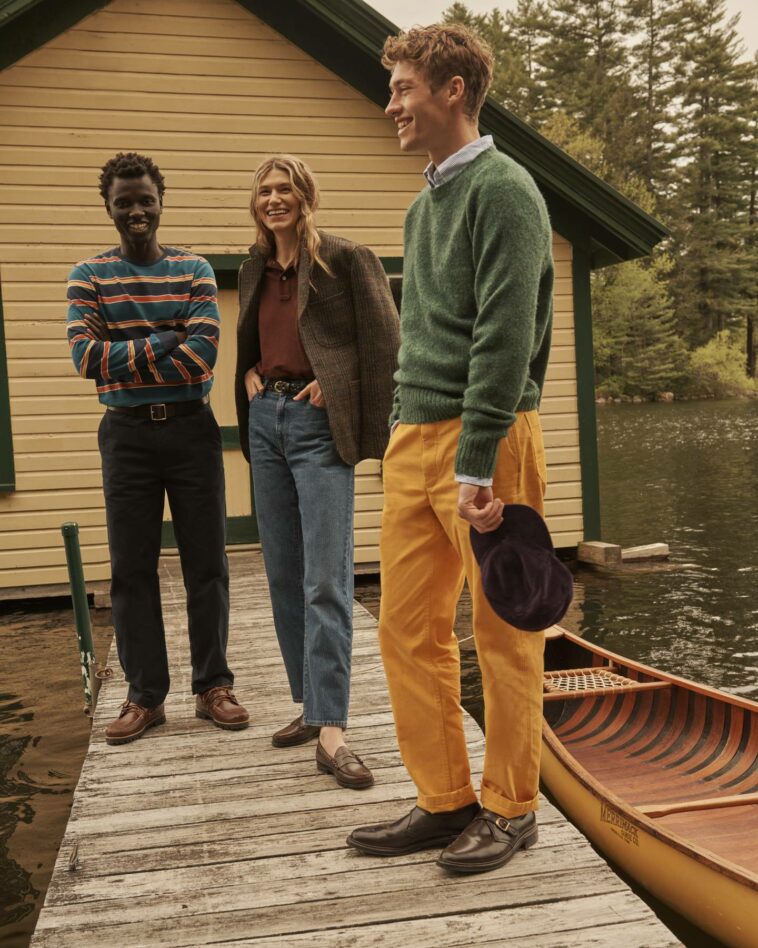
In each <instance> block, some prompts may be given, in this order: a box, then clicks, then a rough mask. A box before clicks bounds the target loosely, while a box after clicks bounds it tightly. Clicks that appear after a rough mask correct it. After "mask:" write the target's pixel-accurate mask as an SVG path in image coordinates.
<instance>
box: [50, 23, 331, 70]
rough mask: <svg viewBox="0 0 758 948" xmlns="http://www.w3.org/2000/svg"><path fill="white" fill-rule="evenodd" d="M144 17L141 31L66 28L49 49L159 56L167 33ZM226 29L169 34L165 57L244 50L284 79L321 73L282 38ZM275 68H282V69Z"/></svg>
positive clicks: (231, 54) (224, 55) (232, 54)
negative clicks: (210, 33) (155, 30)
mask: <svg viewBox="0 0 758 948" xmlns="http://www.w3.org/2000/svg"><path fill="white" fill-rule="evenodd" d="M140 19H141V18H140ZM145 20H146V23H145V32H144V33H131V32H127V33H121V34H113V33H110V34H109V33H96V32H94V31H90V30H69V31H68V32H67V33H64V34H62V35H61V36H58V37H56V39H54V40H52V42H50V43H49V44H48V49H51V50H52V49H54V50H56V51H61V52H82V53H88V54H89V53H90V52H95V53H102V54H107V53H111V54H115V55H124V54H128V55H129V57H130V58H135V59H136V60H137V61H138V62H139V61H141V60H142V57H143V56H160V54H161V51H162V50H163V49H164V48H165V47H166V36H165V35H161V34H160V33H153V32H151V30H150V17H146V18H145ZM156 20H157V18H154V19H153V24H155V22H156ZM182 23H184V24H185V26H186V25H187V21H183V20H181V19H178V18H175V19H174V20H173V22H172V23H170V24H166V25H167V26H168V28H169V29H172V28H173V27H174V26H179V25H181V24H182ZM227 29H229V32H230V35H227V36H223V35H220V36H219V35H217V36H202V35H200V36H197V35H195V36H192V35H190V34H184V35H182V36H177V37H172V38H171V39H172V40H173V41H174V42H172V43H171V45H170V47H169V50H168V53H167V56H166V58H167V59H169V58H170V59H173V60H180V58H183V57H185V56H192V57H196V56H202V57H203V58H204V59H208V58H209V57H213V58H214V59H221V60H224V61H225V62H227V61H229V60H235V59H244V57H245V52H246V51H247V55H248V56H250V58H251V59H254V60H255V61H256V62H260V63H264V62H269V63H270V64H271V66H272V68H273V72H272V75H283V76H286V77H287V78H292V77H293V76H296V77H298V78H300V77H301V76H302V75H314V76H319V75H321V74H320V73H314V72H312V67H311V64H310V62H309V61H308V59H307V57H306V56H305V54H304V53H302V52H300V51H299V50H298V49H297V47H296V46H293V45H292V44H291V43H288V42H286V41H285V40H276V39H260V38H259V37H257V36H255V35H254V34H252V35H250V34H249V31H247V30H245V29H244V28H243V29H241V30H239V34H240V35H239V36H235V35H234V29H233V26H231V28H230V27H227ZM298 54H299V55H298ZM65 62H69V60H65ZM290 63H292V64H293V65H297V66H299V65H302V66H303V67H306V69H307V71H306V72H304V73H303V72H301V71H300V70H299V69H298V70H297V71H291V70H289V69H286V67H285V64H287V65H289V64H290ZM80 64H81V59H79V61H78V63H77V65H80ZM89 65H90V64H89V63H88V66H89ZM61 68H64V69H65V68H67V66H65V65H64V66H62V67H61ZM93 68H95V69H97V68H98V65H97V64H95V66H94V67H93ZM174 68H176V66H175V67H174ZM278 70H281V72H280V71H278ZM170 71H173V70H170ZM219 74H220V75H222V76H224V75H230V74H231V75H234V74H235V73H233V72H232V73H229V72H227V70H226V69H224V68H223V67H222V68H221V69H220V70H219V71H218V72H213V73H211V75H219ZM242 75H251V73H249V72H245V73H242ZM252 75H260V73H252Z"/></svg>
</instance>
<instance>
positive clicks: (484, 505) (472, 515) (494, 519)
mask: <svg viewBox="0 0 758 948" xmlns="http://www.w3.org/2000/svg"><path fill="white" fill-rule="evenodd" d="M458 514H459V516H461V517H463V519H464V520H467V521H468V522H469V523H470V524H471V526H472V527H473V528H474V530H476V531H477V532H478V533H488V532H489V531H490V530H497V528H498V527H499V526H500V524H501V523H502V522H503V502H502V500H500V499H499V498H497V497H495V496H494V495H493V493H492V488H491V487H479V486H477V485H476V484H461V485H460V489H459V490H458Z"/></svg>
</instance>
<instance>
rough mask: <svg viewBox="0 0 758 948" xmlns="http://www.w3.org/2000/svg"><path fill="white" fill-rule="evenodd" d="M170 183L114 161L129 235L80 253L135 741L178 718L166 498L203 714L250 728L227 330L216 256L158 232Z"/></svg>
mask: <svg viewBox="0 0 758 948" xmlns="http://www.w3.org/2000/svg"><path fill="white" fill-rule="evenodd" d="M164 191H165V185H164V180H163V176H162V175H161V173H160V171H159V169H158V168H157V166H156V165H155V164H154V163H153V162H152V161H151V159H150V158H147V157H145V156H142V155H137V154H135V153H133V152H129V153H127V154H118V155H116V156H115V157H114V158H112V159H111V160H110V161H108V162H107V163H106V164H105V166H104V167H103V169H102V173H101V176H100V193H101V195H102V198H103V200H104V202H105V208H106V211H107V213H108V216H109V217H110V218H111V220H112V221H113V223H114V225H115V227H116V230H117V232H118V235H119V238H120V243H119V246H117V247H114V248H112V249H109V250H105V251H103V252H102V253H99V254H97V255H96V256H94V257H90V258H89V259H87V260H83V261H81V262H80V263H78V264H77V265H76V266H75V267H74V269H73V270H72V271H71V276H70V278H69V283H68V305H69V309H68V319H67V330H68V340H69V345H70V347H71V355H72V358H73V361H74V365H75V366H76V369H77V371H78V372H79V374H80V375H81V376H82V378H88V379H94V380H95V384H96V387H97V392H98V396H99V398H100V401H101V402H102V404H103V405H105V407H106V411H105V414H104V415H103V418H102V420H101V422H100V428H99V430H98V444H99V446H100V453H101V456H102V468H103V489H104V492H105V509H106V518H107V523H108V546H109V549H110V557H111V575H112V579H111V600H112V603H113V623H114V627H115V632H116V643H117V645H118V654H119V660H120V662H121V666H122V668H123V670H124V674H125V677H126V680H127V681H128V682H129V691H128V695H127V700H126V701H125V703H124V704H123V706H122V708H121V712H120V714H119V716H118V718H116V720H115V721H112V722H111V723H110V724H109V725H108V726H107V728H106V730H105V737H106V741H107V742H108V743H109V744H124V743H127V742H128V741H133V740H135V739H136V738H138V737H141V736H142V734H143V733H144V732H145V730H147V728H149V727H153V726H155V725H157V724H163V723H164V722H165V720H166V719H165V714H164V709H163V702H164V699H165V697H166V695H167V693H168V689H169V669H168V659H167V655H166V644H165V635H164V628H163V619H162V615H161V601H160V587H159V582H158V557H159V554H160V545H161V525H162V520H163V508H164V496H165V495H166V494H167V495H168V500H169V504H170V507H171V515H172V520H173V526H174V533H175V535H176V540H177V544H178V547H179V554H180V557H181V563H182V572H183V575H184V585H185V588H186V590H187V613H188V619H189V636H190V646H191V653H192V691H193V693H194V694H195V695H196V696H197V697H196V715H197V716H198V717H200V718H206V719H209V720H211V721H212V722H213V723H214V724H216V725H217V726H218V727H222V728H225V729H229V730H237V729H240V728H244V727H247V725H248V721H249V719H248V714H247V711H245V709H244V708H243V707H242V706H241V705H240V704H239V702H238V701H237V699H236V698H235V696H234V693H233V692H232V690H231V687H232V683H233V680H234V676H233V675H232V673H231V671H230V670H229V666H228V665H227V662H226V643H227V637H228V628H229V575H228V566H227V560H226V553H225V500H224V469H223V464H222V458H221V433H220V431H219V427H218V425H217V424H216V420H215V418H214V417H213V412H212V411H211V408H210V405H209V403H208V392H209V391H210V388H211V385H212V384H213V366H214V364H215V361H216V354H217V351H218V340H219V325H220V321H219V314H218V306H217V302H216V281H215V278H214V275H213V270H212V269H211V267H210V265H209V264H208V262H207V261H206V260H204V259H203V258H202V257H199V256H197V254H193V253H190V252H189V251H186V250H179V249H177V248H175V247H165V246H162V245H161V244H160V243H159V242H158V225H159V223H160V217H161V212H162V210H163V194H164Z"/></svg>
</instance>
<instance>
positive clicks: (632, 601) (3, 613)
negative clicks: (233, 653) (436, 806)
mask: <svg viewBox="0 0 758 948" xmlns="http://www.w3.org/2000/svg"><path fill="white" fill-rule="evenodd" d="M598 438H599V455H600V473H601V482H602V497H601V517H602V524H603V538H604V539H606V540H608V541H611V542H615V543H620V544H622V545H623V546H636V545H639V544H643V543H652V542H656V541H663V542H666V543H668V544H669V545H670V547H671V554H672V555H671V563H670V564H669V567H668V568H666V569H652V570H650V569H644V570H634V571H630V570H627V569H622V570H617V571H613V572H609V571H600V570H593V569H589V568H586V567H581V566H578V565H576V564H573V569H574V575H575V586H576V595H575V600H574V603H573V604H572V607H571V610H570V612H569V614H568V615H567V617H566V619H565V621H564V624H565V625H566V626H567V627H568V628H570V629H572V630H573V631H577V632H580V633H581V634H582V635H585V636H586V637H587V638H589V639H591V640H593V641H595V642H599V643H601V644H604V645H606V646H608V647H609V648H611V649H613V650H615V651H618V652H620V653H622V654H624V655H627V656H629V657H630V658H635V659H638V660H639V661H642V662H645V663H647V664H650V665H653V666H656V667H658V668H661V669H664V670H666V671H669V672H673V673H676V674H679V675H683V676H685V677H687V678H692V679H694V680H696V681H701V682H706V683H707V684H710V685H713V686H715V687H717V688H723V689H726V690H728V691H732V692H734V693H737V694H741V695H745V696H747V697H751V698H758V596H757V595H756V587H758V582H757V581H758V400H753V401H749V402H741V401H730V402H685V403H678V402H677V403H674V404H661V405H659V404H649V405H622V406H611V407H604V408H599V409H598ZM378 596H379V587H378V584H377V583H376V582H373V581H372V582H366V581H365V580H363V581H361V582H359V584H358V587H357V589H356V597H357V598H358V599H359V600H360V601H362V602H363V603H364V604H365V605H366V607H367V608H369V609H370V610H371V611H372V612H374V613H375V614H376V612H377V609H378ZM95 617H96V621H97V623H98V625H97V627H96V628H95V629H94V633H95V645H96V652H97V655H98V657H99V658H101V659H104V658H105V656H106V654H107V647H108V643H109V639H110V636H111V634H112V630H111V629H110V628H109V624H108V623H109V621H110V614H109V613H108V612H105V613H103V612H100V613H95ZM456 632H457V634H458V636H459V639H460V641H461V646H462V658H463V663H462V664H463V695H464V704H465V705H466V707H467V709H468V710H469V711H470V712H471V713H472V714H473V715H474V716H475V717H476V718H477V720H479V721H480V722H481V719H482V707H481V687H480V684H479V677H478V668H477V665H476V657H475V653H474V651H473V642H472V639H471V620H470V608H469V603H468V600H467V598H466V596H465V595H464V596H463V597H462V600H461V604H460V607H459V610H458V619H457V622H456ZM0 650H1V652H2V663H1V664H0V942H2V944H3V945H4V946H7V948H24V946H26V945H27V944H28V941H29V937H30V935H31V932H32V931H33V928H34V923H35V920H36V917H37V914H38V911H39V908H40V906H41V903H42V900H43V899H44V892H45V889H46V886H47V882H48V880H49V877H50V873H51V871H52V866H53V862H54V860H55V855H56V853H57V849H58V846H59V844H60V839H61V837H62V834H63V830H64V828H65V823H66V818H67V814H68V811H69V808H70V805H71V798H72V795H73V790H74V788H75V786H76V782H77V779H78V775H79V771H80V769H81V764H82V760H83V758H84V754H85V752H86V748H87V743H88V738H89V720H88V719H87V718H86V717H85V716H84V715H83V714H82V711H81V709H82V689H81V682H80V673H79V661H78V651H77V646H76V636H75V632H74V625H73V616H72V613H71V610H70V609H64V608H59V609H55V610H52V609H51V608H50V606H49V605H47V606H45V608H44V611H43V610H42V608H41V607H40V606H36V607H30V606H29V605H26V606H25V608H24V610H23V611H20V610H19V608H18V607H17V606H14V605H13V604H12V603H7V604H4V605H3V604H0ZM672 927H676V926H672ZM680 937H681V932H680ZM687 941H688V944H693V945H694V944H696V941H695V940H690V939H687ZM698 943H699V942H698Z"/></svg>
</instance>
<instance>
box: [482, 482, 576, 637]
mask: <svg viewBox="0 0 758 948" xmlns="http://www.w3.org/2000/svg"><path fill="white" fill-rule="evenodd" d="M481 489H483V488H480V490H481ZM484 489H486V488H484ZM470 533H471V546H472V548H473V550H474V555H475V556H476V559H477V561H478V563H479V569H480V570H481V574H482V588H483V590H484V594H485V596H486V597H487V601H488V602H489V604H490V605H491V606H492V608H493V610H494V611H495V612H496V613H497V614H498V615H499V616H500V618H501V619H505V621H506V622H508V623H509V624H510V625H512V626H515V627H516V628H517V629H523V630H524V631H527V632H539V631H541V630H543V629H547V628H548V627H549V626H551V625H554V624H555V623H556V622H558V621H560V620H561V619H562V618H563V616H564V615H565V614H566V610H567V609H568V607H569V604H570V603H571V599H572V596H573V594H574V581H573V578H572V576H571V573H570V571H569V570H568V568H567V567H566V566H565V565H564V564H563V563H562V562H561V561H560V560H559V559H558V557H557V556H556V555H555V550H554V549H553V543H552V540H551V539H550V532H549V531H548V529H547V525H546V524H545V521H544V520H543V519H542V517H541V516H540V515H539V514H538V513H537V511H536V510H533V509H532V508H531V507H527V506H526V505H524V504H507V505H506V506H505V507H504V508H503V510H502V523H501V524H500V526H499V527H497V528H496V529H495V530H490V531H488V532H486V533H483V532H478V531H477V529H476V528H475V527H472V528H471V531H470Z"/></svg>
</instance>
